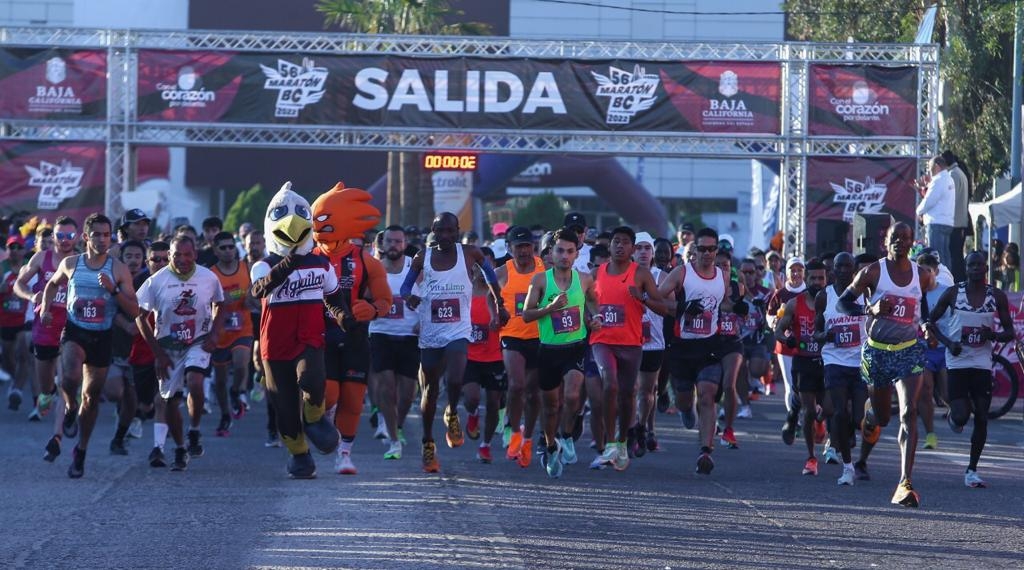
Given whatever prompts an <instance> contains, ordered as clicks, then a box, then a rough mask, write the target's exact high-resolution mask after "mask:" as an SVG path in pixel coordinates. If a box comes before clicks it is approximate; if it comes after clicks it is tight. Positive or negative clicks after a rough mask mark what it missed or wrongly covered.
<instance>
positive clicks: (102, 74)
mask: <svg viewBox="0 0 1024 570" xmlns="http://www.w3.org/2000/svg"><path fill="white" fill-rule="evenodd" d="M106 115H107V52H106V51H102V50H76V49H56V48H49V49H41V48H0V118H4V119H91V120H97V119H101V120H102V119H105V118H106Z"/></svg>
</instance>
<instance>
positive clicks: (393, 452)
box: [384, 441, 402, 460]
mask: <svg viewBox="0 0 1024 570" xmlns="http://www.w3.org/2000/svg"><path fill="white" fill-rule="evenodd" d="M401 458H402V442H400V441H392V442H391V445H390V446H389V447H388V450H387V451H386V452H384V459H389V460H396V459H401Z"/></svg>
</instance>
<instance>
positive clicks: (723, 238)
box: [718, 234, 736, 252]
mask: <svg viewBox="0 0 1024 570" xmlns="http://www.w3.org/2000/svg"><path fill="white" fill-rule="evenodd" d="M735 242H736V239H735V238H733V237H732V236H731V235H729V234H722V235H720V236H718V248H719V249H723V250H725V251H729V252H731V251H732V250H733V249H735V248H734V245H735Z"/></svg>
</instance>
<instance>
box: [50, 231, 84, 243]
mask: <svg viewBox="0 0 1024 570" xmlns="http://www.w3.org/2000/svg"><path fill="white" fill-rule="evenodd" d="M53 235H55V236H57V239H59V240H61V241H70V240H73V239H75V238H76V237H77V236H78V234H77V233H75V232H57V233H55V234H53Z"/></svg>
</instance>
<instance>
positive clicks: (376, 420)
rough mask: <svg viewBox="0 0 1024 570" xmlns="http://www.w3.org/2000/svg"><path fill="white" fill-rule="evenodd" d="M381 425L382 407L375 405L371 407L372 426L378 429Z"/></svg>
mask: <svg viewBox="0 0 1024 570" xmlns="http://www.w3.org/2000/svg"><path fill="white" fill-rule="evenodd" d="M379 426H380V408H378V407H377V406H373V407H371V408H370V427H372V428H374V429H376V428H377V427H379Z"/></svg>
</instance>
